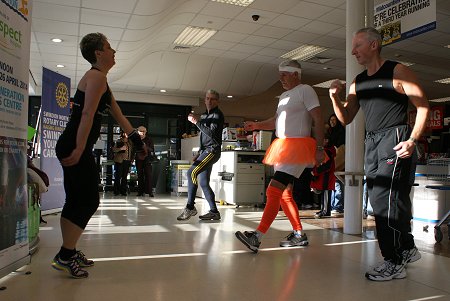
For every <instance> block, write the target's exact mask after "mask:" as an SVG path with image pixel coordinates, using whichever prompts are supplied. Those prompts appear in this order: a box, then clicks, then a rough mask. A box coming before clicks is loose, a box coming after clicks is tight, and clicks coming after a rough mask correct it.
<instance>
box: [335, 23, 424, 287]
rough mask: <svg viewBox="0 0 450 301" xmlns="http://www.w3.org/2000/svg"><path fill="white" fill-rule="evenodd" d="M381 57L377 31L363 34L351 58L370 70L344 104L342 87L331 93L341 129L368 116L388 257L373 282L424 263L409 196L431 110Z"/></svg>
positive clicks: (372, 192)
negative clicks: (410, 114)
mask: <svg viewBox="0 0 450 301" xmlns="http://www.w3.org/2000/svg"><path fill="white" fill-rule="evenodd" d="M380 51H381V36H380V34H379V33H378V32H377V31H376V30H375V29H374V28H363V29H360V30H359V31H358V32H357V33H356V34H355V36H354V37H353V40H352V54H353V55H354V56H355V57H356V59H357V61H358V63H359V64H361V65H363V66H365V67H366V70H365V71H363V72H361V73H360V74H358V75H357V76H356V78H355V80H354V81H353V83H352V84H351V86H350V90H349V94H348V96H347V101H346V102H345V103H344V104H343V103H342V102H341V99H340V97H339V92H340V91H341V90H342V85H341V83H340V82H339V81H335V82H333V83H332V84H331V87H330V98H331V100H332V103H333V107H334V111H335V112H336V115H337V117H338V119H339V120H340V121H341V122H342V123H344V124H348V123H350V122H351V121H352V120H353V118H354V117H355V116H356V113H357V112H358V110H359V108H360V107H361V109H362V110H363V112H364V115H365V120H366V121H365V125H366V131H367V135H366V150H365V173H366V178H367V185H368V192H369V198H370V202H371V204H372V207H373V208H374V215H375V222H376V229H377V237H378V243H379V247H380V250H381V254H382V256H383V257H384V261H383V262H382V263H381V264H380V265H378V266H376V267H374V268H371V269H370V270H369V271H367V273H366V277H367V278H368V279H370V280H373V281H387V280H391V279H395V278H397V279H398V278H405V277H406V265H407V264H408V263H410V262H413V261H416V260H418V259H420V257H421V255H420V253H419V251H418V250H417V248H416V247H415V245H414V239H413V236H412V235H411V224H410V222H411V219H412V212H411V200H410V198H409V193H410V191H411V187H412V184H413V181H414V173H415V167H416V160H415V158H416V152H415V146H416V141H417V140H418V139H419V138H420V136H421V135H422V133H423V131H424V129H425V123H426V119H427V115H428V110H429V104H428V100H427V99H426V97H425V94H424V92H423V90H422V88H421V87H420V85H419V83H418V81H417V78H416V76H415V75H414V73H413V72H412V71H411V70H410V69H409V68H408V67H406V66H404V65H402V64H399V63H397V62H392V61H387V60H385V59H383V58H382V57H381V56H380ZM408 101H409V102H411V103H412V105H414V106H415V107H416V109H417V115H416V120H415V125H414V128H413V129H412V130H411V129H410V128H409V126H408V125H407V108H408Z"/></svg>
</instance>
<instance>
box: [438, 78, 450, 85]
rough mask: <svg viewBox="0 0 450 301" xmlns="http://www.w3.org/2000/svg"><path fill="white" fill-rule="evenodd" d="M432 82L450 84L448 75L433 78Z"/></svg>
mask: <svg viewBox="0 0 450 301" xmlns="http://www.w3.org/2000/svg"><path fill="white" fill-rule="evenodd" d="M434 82H435V83H440V84H447V85H448V84H450V77H447V78H443V79H438V80H435V81H434Z"/></svg>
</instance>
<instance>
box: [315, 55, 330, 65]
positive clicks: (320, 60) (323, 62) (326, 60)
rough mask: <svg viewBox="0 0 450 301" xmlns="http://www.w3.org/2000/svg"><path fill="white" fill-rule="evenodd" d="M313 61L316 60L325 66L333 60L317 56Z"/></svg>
mask: <svg viewBox="0 0 450 301" xmlns="http://www.w3.org/2000/svg"><path fill="white" fill-rule="evenodd" d="M313 60H316V61H318V62H319V63H321V64H325V63H328V62H329V61H332V60H333V59H330V58H329V57H323V56H315V57H314V58H313Z"/></svg>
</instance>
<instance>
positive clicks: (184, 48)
mask: <svg viewBox="0 0 450 301" xmlns="http://www.w3.org/2000/svg"><path fill="white" fill-rule="evenodd" d="M191 48H192V47H188V46H180V45H175V46H174V47H173V50H189V49H191Z"/></svg>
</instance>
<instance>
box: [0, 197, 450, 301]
mask: <svg viewBox="0 0 450 301" xmlns="http://www.w3.org/2000/svg"><path fill="white" fill-rule="evenodd" d="M184 204H185V198H183V197H180V198H178V197H173V196H157V197H155V198H149V197H145V198H144V197H139V198H138V197H135V196H128V197H113V196H110V195H106V196H104V197H103V198H102V203H101V206H100V208H99V210H98V212H97V213H96V215H95V216H94V218H93V219H92V220H91V222H90V223H89V225H88V227H87V229H86V231H85V233H84V234H83V235H82V238H81V240H80V243H79V248H80V249H81V250H82V251H83V252H84V253H86V254H87V255H88V256H89V257H91V258H93V259H94V260H95V261H96V264H95V266H94V267H92V268H89V272H90V276H89V278H88V279H81V280H79V279H71V278H69V277H68V276H67V275H66V274H64V273H62V272H58V271H55V270H53V269H52V268H51V267H50V260H51V258H52V257H53V256H54V255H55V254H56V252H57V251H58V250H59V247H60V244H61V236H60V230H59V215H52V216H46V217H45V218H46V220H47V221H48V224H47V225H45V226H43V227H42V228H41V231H40V238H41V243H40V246H39V250H38V251H37V253H36V254H34V255H33V257H32V262H31V264H30V265H28V266H25V267H24V268H22V269H20V270H19V271H18V272H16V273H12V274H10V275H8V276H6V277H4V278H2V279H0V287H6V289H5V290H2V291H0V300H2V301H10V300H37V301H41V300H46V301H47V300H48V301H53V300H70V301H78V300H80V301H81V300H82V301H90V300H108V301H114V300H130V301H131V300H133V301H141V300H142V301H143V300H145V301H148V300H164V301H166V300H169V301H170V300H182V301H187V300H270V301H272V300H280V301H284V300H301V301H305V300H306V301H307V300H364V301H370V300H377V301H379V300H395V301H396V300H411V301H412V300H450V280H449V277H450V257H449V251H448V250H449V248H448V245H449V242H448V237H447V232H446V229H445V228H446V227H443V230H444V231H445V233H444V241H443V242H442V243H441V244H435V243H434V237H433V233H432V231H429V232H428V233H426V232H424V231H423V225H419V226H416V225H415V227H414V228H415V230H414V235H415V236H416V239H417V245H418V247H419V249H420V250H421V252H422V259H421V260H419V261H418V262H415V263H413V264H410V265H409V266H408V270H407V272H408V276H407V278H406V279H401V280H393V281H389V282H383V283H379V282H371V281H368V280H366V279H365V278H364V273H365V271H366V269H368V267H369V266H371V265H374V264H376V263H377V262H378V261H379V260H380V259H381V258H380V254H379V251H378V246H377V242H376V240H375V237H374V230H373V229H374V227H373V222H370V221H367V222H364V228H365V231H364V233H363V235H362V236H356V235H346V234H343V233H342V221H343V219H342V218H326V219H320V220H316V219H314V218H312V216H313V213H314V211H301V216H302V217H303V224H304V229H305V231H306V233H307V235H308V238H309V241H310V245H309V246H307V247H298V248H280V247H279V241H280V240H281V239H282V238H283V237H284V236H286V235H287V234H289V231H290V224H289V221H288V220H287V218H286V217H285V216H284V215H283V213H282V212H280V214H279V215H278V217H277V219H276V220H275V222H274V224H273V225H272V227H271V229H270V230H269V232H268V233H267V234H266V235H265V236H264V237H263V241H262V244H261V250H260V252H259V253H258V254H253V253H251V252H249V251H248V250H247V249H246V248H245V247H243V245H242V244H241V243H240V242H239V241H238V240H237V239H236V238H235V236H234V232H235V231H237V230H240V231H243V230H253V229H254V228H255V227H256V226H257V224H258V222H259V220H260V218H261V214H262V209H258V208H253V207H240V208H234V207H233V206H220V207H219V210H220V211H221V214H222V221H220V222H200V221H199V219H198V217H197V216H195V217H193V218H191V219H190V220H188V221H184V222H179V221H177V220H176V217H177V215H178V214H179V213H180V211H181V209H182V208H183V207H184ZM197 209H198V211H199V213H202V212H205V211H206V210H207V205H206V203H205V202H204V201H203V200H199V201H198V203H197ZM430 229H431V230H432V227H430ZM437 245H439V247H436V246H437ZM437 254H442V255H444V256H442V255H437ZM26 272H31V274H27V273H26Z"/></svg>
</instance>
